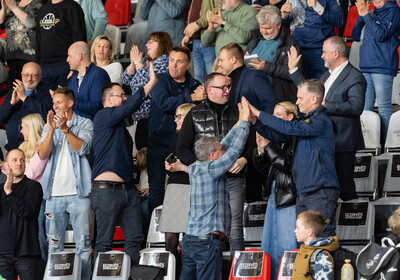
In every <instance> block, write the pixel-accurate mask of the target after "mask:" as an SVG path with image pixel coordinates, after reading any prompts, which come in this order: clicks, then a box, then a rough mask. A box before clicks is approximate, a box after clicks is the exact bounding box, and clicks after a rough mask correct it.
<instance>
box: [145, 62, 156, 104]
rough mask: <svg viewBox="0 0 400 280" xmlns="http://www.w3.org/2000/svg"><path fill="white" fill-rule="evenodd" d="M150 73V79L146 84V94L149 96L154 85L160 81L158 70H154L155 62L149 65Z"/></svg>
mask: <svg viewBox="0 0 400 280" xmlns="http://www.w3.org/2000/svg"><path fill="white" fill-rule="evenodd" d="M149 71H150V72H149V74H150V80H149V81H148V82H147V84H146V85H145V86H144V94H145V96H146V97H147V96H149V94H150V91H151V90H152V89H153V87H154V86H155V85H156V83H157V82H158V79H157V75H156V72H154V66H153V62H150V66H149Z"/></svg>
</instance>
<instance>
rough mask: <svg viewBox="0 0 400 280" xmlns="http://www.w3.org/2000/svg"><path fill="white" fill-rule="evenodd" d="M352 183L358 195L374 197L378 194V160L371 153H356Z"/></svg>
mask: <svg viewBox="0 0 400 280" xmlns="http://www.w3.org/2000/svg"><path fill="white" fill-rule="evenodd" d="M354 183H355V185H356V191H357V194H358V196H359V197H369V198H371V199H373V200H374V199H376V198H377V195H378V161H377V160H376V158H375V157H374V156H373V155H372V154H371V153H357V154H356V159H355V163H354Z"/></svg>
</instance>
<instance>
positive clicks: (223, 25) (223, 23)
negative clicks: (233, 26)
mask: <svg viewBox="0 0 400 280" xmlns="http://www.w3.org/2000/svg"><path fill="white" fill-rule="evenodd" d="M225 24H226V21H225V20H224V21H223V22H222V23H221V24H220V25H219V26H221V28H224V27H225Z"/></svg>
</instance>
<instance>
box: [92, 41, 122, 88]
mask: <svg viewBox="0 0 400 280" xmlns="http://www.w3.org/2000/svg"><path fill="white" fill-rule="evenodd" d="M90 60H91V61H92V62H93V63H94V64H95V65H96V66H98V67H101V68H103V69H104V70H106V72H107V73H108V76H110V80H111V82H113V83H118V84H120V85H122V65H121V63H119V62H115V61H114V50H113V42H112V41H111V39H110V38H108V37H107V36H106V35H99V36H97V37H96V39H94V41H93V44H92V48H91V49H90Z"/></svg>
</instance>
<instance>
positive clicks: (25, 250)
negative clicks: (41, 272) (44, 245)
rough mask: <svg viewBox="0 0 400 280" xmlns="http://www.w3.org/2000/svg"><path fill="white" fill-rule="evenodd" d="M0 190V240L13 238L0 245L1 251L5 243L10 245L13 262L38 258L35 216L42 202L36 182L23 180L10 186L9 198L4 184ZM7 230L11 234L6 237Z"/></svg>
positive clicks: (36, 217) (39, 187)
mask: <svg viewBox="0 0 400 280" xmlns="http://www.w3.org/2000/svg"><path fill="white" fill-rule="evenodd" d="M0 189H1V192H0V221H1V223H0V232H1V233H2V234H0V236H1V235H3V234H4V235H6V236H7V235H8V236H12V240H4V239H3V241H0V244H1V245H2V246H1V247H2V249H3V250H4V247H6V246H4V243H3V242H8V243H12V244H13V251H14V252H13V253H14V254H13V255H14V257H16V258H18V257H23V256H30V257H32V256H40V248H39V240H38V216H39V210H40V206H41V203H42V198H43V192H42V187H41V186H40V184H39V183H38V182H36V181H34V180H31V179H28V178H27V177H24V178H23V179H22V180H21V181H20V182H18V183H16V184H13V185H12V192H11V193H10V194H9V195H6V193H5V192H4V184H1V185H0ZM8 221H9V222H8ZM8 230H11V233H10V232H8V234H7V231H8ZM2 238H3V237H2Z"/></svg>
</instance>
